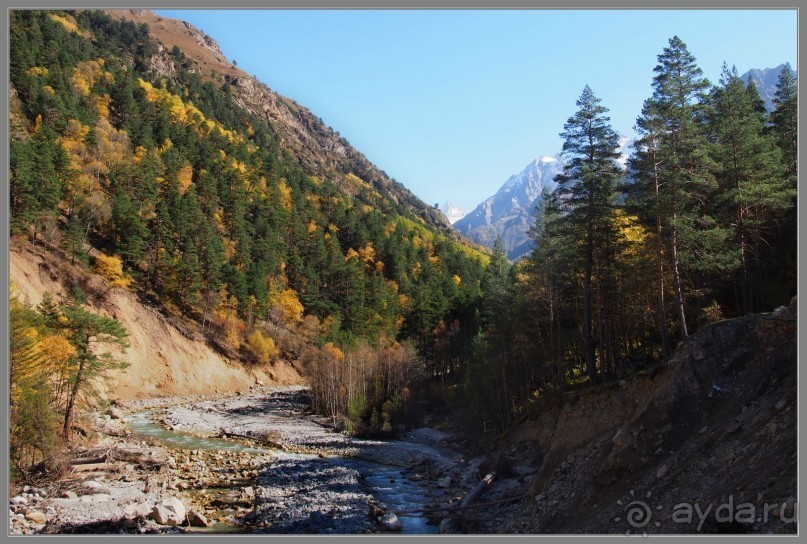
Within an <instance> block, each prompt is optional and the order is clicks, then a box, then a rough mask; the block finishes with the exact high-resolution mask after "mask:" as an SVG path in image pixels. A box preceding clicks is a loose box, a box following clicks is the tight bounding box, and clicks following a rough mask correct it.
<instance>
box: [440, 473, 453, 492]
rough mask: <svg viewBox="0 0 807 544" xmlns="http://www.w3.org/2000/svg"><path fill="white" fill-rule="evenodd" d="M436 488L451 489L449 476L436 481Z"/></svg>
mask: <svg viewBox="0 0 807 544" xmlns="http://www.w3.org/2000/svg"><path fill="white" fill-rule="evenodd" d="M437 486H438V487H442V488H444V489H445V488H448V487H451V476H446V477H444V478H440V479H439V480H437Z"/></svg>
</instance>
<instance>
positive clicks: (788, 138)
mask: <svg viewBox="0 0 807 544" xmlns="http://www.w3.org/2000/svg"><path fill="white" fill-rule="evenodd" d="M797 100H798V88H797V82H796V77H795V76H794V75H793V70H791V69H790V65H789V64H785V66H784V67H783V68H782V71H781V73H780V74H779V81H778V82H777V84H776V97H775V98H774V100H773V103H774V104H775V109H774V110H773V112H772V113H771V124H772V127H771V129H772V131H773V133H774V135H775V137H776V143H777V144H778V145H779V148H780V149H781V150H782V154H783V156H784V160H785V164H786V165H787V174H788V175H789V176H792V177H793V178H794V179H795V176H796V167H797V164H798V102H797Z"/></svg>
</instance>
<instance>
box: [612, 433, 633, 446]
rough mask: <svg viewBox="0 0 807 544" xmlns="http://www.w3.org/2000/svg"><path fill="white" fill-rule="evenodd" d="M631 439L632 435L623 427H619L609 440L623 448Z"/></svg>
mask: <svg viewBox="0 0 807 544" xmlns="http://www.w3.org/2000/svg"><path fill="white" fill-rule="evenodd" d="M632 439H633V437H632V436H631V434H630V433H629V432H628V431H626V430H625V429H619V430H618V431H617V432H616V434H615V435H614V437H613V438H612V439H611V442H613V443H614V446H616V447H618V448H624V447H626V446H627V445H628V444H630V443H631V441H632Z"/></svg>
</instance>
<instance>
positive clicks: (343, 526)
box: [128, 388, 459, 534]
mask: <svg viewBox="0 0 807 544" xmlns="http://www.w3.org/2000/svg"><path fill="white" fill-rule="evenodd" d="M306 395H307V392H306V391H305V390H304V389H300V388H285V389H279V390H271V391H269V392H261V393H254V394H250V395H245V396H241V397H232V398H227V399H219V400H216V401H206V402H197V403H193V404H185V405H179V406H173V407H170V408H166V409H162V410H144V411H140V412H134V413H131V414H129V416H128V420H129V428H130V429H131V430H132V431H133V432H134V433H136V434H138V435H140V436H143V437H148V438H150V439H152V440H155V441H157V442H159V443H161V444H163V445H165V446H166V447H169V448H171V449H174V450H176V451H177V454H178V455H184V456H187V459H188V460H189V462H190V461H192V460H193V459H194V457H193V455H192V454H194V453H195V454H197V455H200V454H201V453H202V452H207V453H208V454H211V455H213V456H215V457H214V458H215V459H217V460H220V462H221V463H222V465H225V466H226V463H227V459H228V457H235V456H238V455H242V456H243V454H250V455H253V456H256V459H258V461H256V465H257V466H256V469H257V475H256V477H255V478H252V479H245V478H243V477H239V476H238V474H239V473H238V472H237V471H235V470H233V471H232V472H233V473H234V476H232V477H228V476H227V474H226V471H227V470H228V469H221V468H217V469H216V470H219V471H225V474H222V476H223V479H222V480H221V481H222V482H225V483H224V484H221V485H216V486H215V488H214V489H199V488H198V487H196V488H194V489H190V490H186V491H183V492H182V494H183V495H184V498H185V499H186V500H192V501H193V502H196V503H198V502H200V497H201V498H202V499H205V500H206V501H207V502H208V504H214V505H216V506H217V509H218V511H217V512H216V515H217V516H218V517H219V518H220V519H222V520H223V521H222V522H220V523H218V524H217V525H216V526H214V527H215V529H208V530H215V531H217V532H225V531H232V532H245V531H250V532H324V533H328V532H331V533H342V532H346V533H353V532H371V531H374V530H375V528H376V525H375V523H374V522H372V521H371V520H370V519H369V516H368V515H367V512H368V505H367V499H368V497H367V495H368V494H371V495H372V497H373V498H374V499H375V501H377V503H378V505H379V506H380V507H381V508H383V509H384V510H387V511H401V510H404V511H407V513H401V514H400V515H398V519H399V520H400V522H401V525H402V530H401V532H402V533H406V534H425V533H436V532H438V528H437V525H435V524H430V523H429V520H428V519H427V518H426V517H424V516H422V515H420V514H418V513H413V512H411V511H412V510H417V509H421V508H424V507H427V505H430V504H435V503H437V502H442V501H444V500H446V498H447V490H446V489H443V488H444V487H447V486H445V485H443V487H440V486H438V485H436V481H437V477H438V476H442V478H443V479H444V480H445V478H446V476H445V475H446V474H448V473H449V471H450V470H451V468H452V467H454V466H455V465H456V461H457V460H458V459H459V455H458V454H457V453H456V452H454V451H452V450H450V449H449V448H447V447H445V446H444V445H441V444H438V443H436V442H434V441H433V443H431V444H429V443H424V441H423V440H422V437H423V436H427V437H430V436H433V434H434V432H428V431H429V430H423V431H424V432H420V433H413V434H412V437H414V436H417V437H419V438H421V441H413V440H391V441H381V440H359V439H355V438H351V437H347V436H345V435H343V434H341V433H335V432H333V431H331V430H329V429H326V428H325V427H323V426H322V425H318V424H317V423H315V422H314V421H313V419H312V418H311V417H310V416H309V415H307V413H306ZM221 429H225V430H226V431H227V432H232V433H237V434H241V435H246V436H255V437H261V436H266V434H267V433H271V435H272V436H273V437H274V438H275V439H279V440H280V441H281V442H282V443H283V444H284V446H286V445H288V447H285V448H284V449H286V450H291V451H282V450H279V449H276V448H271V447H261V446H260V445H256V442H254V441H249V440H233V439H229V438H228V439H222V438H216V437H215V434H216V431H217V430H221ZM437 436H438V438H439V437H441V435H439V434H438V435H437ZM300 451H316V452H317V453H299V452H300ZM181 452H184V454H182V453H181ZM197 462H199V461H197ZM217 462H219V461H217ZM418 463H420V466H421V467H422V468H421V469H420V470H418V469H417V468H415V469H413V468H412V467H413V465H418ZM356 473H357V474H356ZM253 488H254V490H255V491H254V496H251V497H246V498H247V499H249V500H245V492H244V490H245V489H247V490H248V491H249V490H253ZM202 495H204V496H203V497H202ZM326 503H332V504H326ZM253 507H254V510H253ZM250 512H252V518H255V517H258V518H260V519H259V521H262V522H263V523H261V524H258V525H255V524H245V523H244V520H246V519H249V516H250Z"/></svg>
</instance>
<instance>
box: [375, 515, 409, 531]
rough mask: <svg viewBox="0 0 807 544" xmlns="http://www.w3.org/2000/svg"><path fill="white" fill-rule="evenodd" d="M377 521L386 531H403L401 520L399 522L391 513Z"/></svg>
mask: <svg viewBox="0 0 807 544" xmlns="http://www.w3.org/2000/svg"><path fill="white" fill-rule="evenodd" d="M378 521H379V522H380V523H381V526H382V527H384V529H386V530H387V531H395V532H397V531H400V530H401V529H403V525H402V524H401V520H399V519H398V516H396V515H395V514H393V513H392V512H389V513H388V514H384V515H383V516H382V517H381V519H379V520H378Z"/></svg>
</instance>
